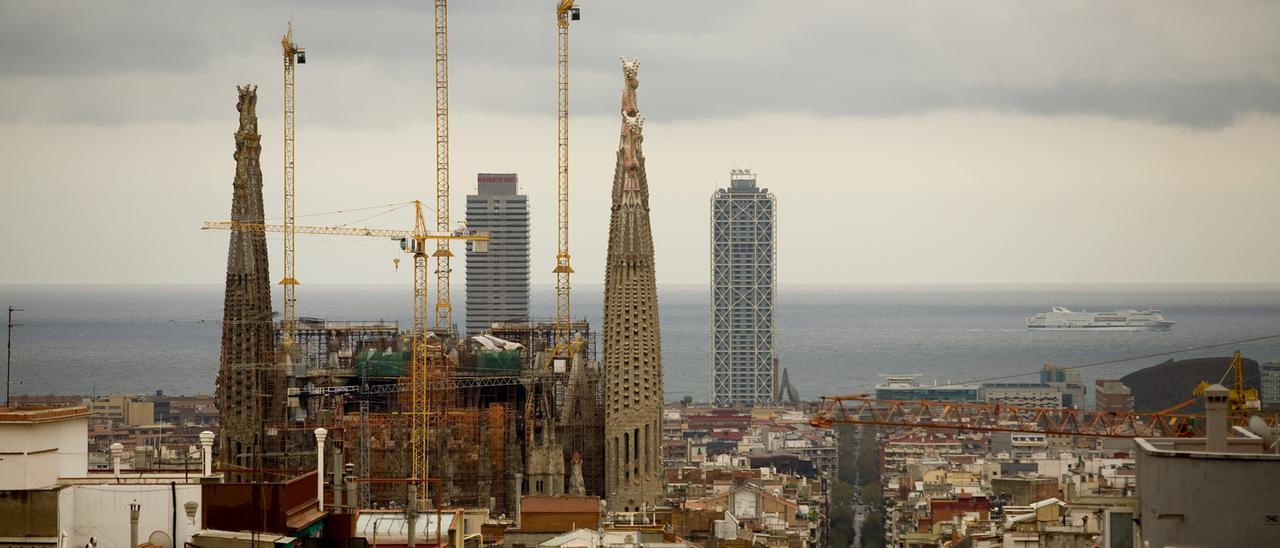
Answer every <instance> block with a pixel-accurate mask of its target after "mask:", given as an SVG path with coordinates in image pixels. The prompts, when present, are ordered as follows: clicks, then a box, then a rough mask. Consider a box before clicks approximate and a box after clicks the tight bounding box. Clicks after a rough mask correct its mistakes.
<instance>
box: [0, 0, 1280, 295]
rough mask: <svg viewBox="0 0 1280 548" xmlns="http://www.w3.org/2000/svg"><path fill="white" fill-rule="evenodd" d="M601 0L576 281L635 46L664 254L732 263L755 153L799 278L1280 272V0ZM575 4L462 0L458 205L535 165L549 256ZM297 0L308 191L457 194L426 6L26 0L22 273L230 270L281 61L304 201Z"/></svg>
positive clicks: (1044, 278) (318, 265)
mask: <svg viewBox="0 0 1280 548" xmlns="http://www.w3.org/2000/svg"><path fill="white" fill-rule="evenodd" d="M581 1H582V4H583V9H582V20H581V21H578V22H575V23H574V25H573V27H572V41H571V51H572V53H571V66H572V84H571V104H572V106H571V112H572V131H571V135H572V136H571V151H572V152H571V158H572V164H571V188H572V197H573V201H572V234H573V240H572V251H573V257H574V267H575V268H576V270H577V272H578V274H577V276H576V278H575V279H576V280H577V281H579V282H580V283H590V284H595V283H599V282H600V281H601V280H602V271H603V266H604V264H603V263H604V251H605V249H604V248H605V244H606V232H607V226H608V208H609V203H608V201H609V197H608V194H609V187H610V184H611V180H612V175H613V162H614V150H615V149H616V147H617V133H618V124H619V120H618V97H619V94H620V90H621V85H622V77H621V70H620V66H619V62H618V57H619V56H620V55H626V56H629V57H638V58H639V59H640V61H641V65H640V88H639V104H640V110H641V112H642V113H643V114H644V115H645V117H646V119H647V122H646V125H645V134H646V139H645V152H646V156H647V169H648V176H649V181H650V187H651V192H652V193H653V199H652V204H653V211H652V215H653V221H654V224H655V240H656V241H655V245H656V248H657V253H658V257H657V266H658V280H659V283H672V282H681V283H706V281H707V277H708V234H709V225H708V221H707V217H708V211H709V202H708V200H709V197H710V195H711V193H712V192H713V190H714V189H715V188H716V187H717V186H724V185H725V184H727V180H728V175H729V170H730V169H732V168H751V169H754V170H755V171H756V172H757V173H758V176H759V180H760V182H761V184H762V185H764V186H767V187H768V188H769V189H770V190H771V191H773V192H774V193H775V194H776V195H777V197H778V203H779V209H780V219H779V226H780V239H781V241H780V244H779V248H780V251H779V254H780V278H781V280H782V281H783V282H784V283H789V282H790V283H799V282H822V283H863V282H868V283H917V282H941V283H952V282H956V283H1010V282H1013V283H1038V282H1047V283H1061V282H1223V281H1254V282H1274V281H1277V279H1278V278H1280V274H1278V273H1280V253H1277V252H1276V249H1277V245H1276V234H1277V228H1276V226H1277V221H1276V213H1275V212H1276V211H1277V205H1280V185H1277V182H1280V33H1277V32H1276V30H1275V29H1276V28H1278V27H1280V3H1274V2H1270V3H1268V2H1215V3H1206V2H1125V3H1121V2H1053V3H1050V2H1045V3H1026V2H1004V3H999V2H981V3H978V2H973V3H969V2H924V3H907V2H868V3H862V2H849V1H827V2H818V1H815V2H778V1H776V0H773V1H744V0H724V1H699V2H689V1H683V2H676V1H655V0H647V1H644V2H617V1H613V2H609V1H604V0H581ZM554 4H555V2H554V1H553V0H538V1H534V0H511V1H456V0H455V2H454V3H453V5H452V6H451V11H450V21H449V24H450V26H449V28H450V35H449V38H450V61H451V65H450V70H451V73H450V81H451V84H452V87H451V109H452V111H451V114H452V117H451V122H452V126H451V127H452V130H453V131H452V149H451V153H452V162H451V170H452V188H453V211H454V218H455V219H460V218H462V212H463V204H464V201H465V198H464V196H465V194H468V193H472V192H474V190H475V175H476V173H477V172H484V171H496V172H517V173H518V174H519V176H520V181H521V186H522V188H523V189H524V191H525V192H527V193H528V194H529V195H530V199H531V203H532V207H533V222H534V227H533V231H534V232H533V240H534V257H533V263H532V264H533V273H534V281H535V283H547V282H551V281H552V275H551V268H552V265H553V263H554V255H555V249H554V247H555V246H554V244H555V242H554V236H555V231H554V220H555V208H554V196H555V187H554V177H555V172H556V167H555V159H556V156H555V125H554V115H555V28H554V15H553V9H554V8H553V6H554ZM290 18H292V20H293V24H294V37H295V41H296V42H297V43H299V44H300V45H302V46H303V47H305V48H306V49H307V52H308V63H307V64H306V65H303V66H300V67H299V69H298V91H297V95H298V108H297V112H298V122H297V126H298V137H297V142H298V149H297V150H298V151H297V162H298V172H297V173H298V175H297V181H298V201H297V204H298V210H299V212H300V213H304V214H305V213H317V212H326V211H333V210H339V209H349V208H362V207H368V206H374V205H378V204H388V203H396V202H403V201H405V200H410V199H413V198H421V199H424V200H428V199H429V198H430V196H432V195H433V191H434V184H435V183H434V173H435V171H434V164H433V159H432V158H433V157H434V153H433V151H434V129H433V115H434V107H433V105H434V97H433V89H434V87H433V84H432V71H433V64H432V59H433V52H432V24H433V23H432V12H431V9H430V3H429V2H387V3H369V2H360V3H352V2H311V3H306V4H303V3H298V4H288V3H278V2H271V3H265V2H243V3H233V2H205V3H194V2H127V3H126V2H71V1H59V2H44V1H31V2H14V1H0V173H2V174H3V175H0V185H3V196H2V198H0V233H3V238H2V239H0V257H3V259H0V264H3V268H0V283H221V282H222V280H223V277H224V268H225V261H226V245H227V244H226V240H227V236H226V234H225V233H209V232H202V231H200V230H199V226H200V223H201V221H203V220H217V219H225V218H227V217H228V215H229V210H230V200H231V181H232V177H233V174H234V162H233V160H232V152H233V149H234V144H233V139H232V134H233V133H234V131H235V129H236V123H237V117H236V113H235V100H236V92H235V85H236V84H244V83H253V84H257V85H259V106H258V114H259V116H260V128H261V130H262V133H263V146H264V152H263V157H262V166H263V170H264V174H265V180H266V184H265V187H264V193H265V196H266V207H267V216H268V217H278V216H279V215H280V211H281V207H282V206H281V196H280V194H281V190H280V189H281V184H280V183H281V166H280V156H281V147H280V133H281V121H280V111H281V109H280V102H281V70H280V51H279V50H280V35H281V34H283V32H284V30H285V27H286V24H287V22H288V21H289V20H290ZM376 212H377V210H369V211H362V212H358V213H354V214H348V215H345V216H343V215H330V216H325V215H318V216H311V217H306V218H305V219H300V220H299V222H300V223H303V222H306V223H315V224H324V223H340V222H351V221H355V220H359V219H361V217H362V216H366V215H367V214H371V213H376ZM404 213H405V212H404V210H401V211H397V212H394V213H391V214H387V215H382V216H379V217H375V218H373V219H369V220H368V221H367V222H366V223H365V224H370V225H377V226H396V227H410V226H411V221H410V220H409V218H408V217H407V216H405V215H404ZM269 246H270V250H271V252H272V253H273V256H272V259H273V261H272V268H273V276H275V277H278V276H279V261H278V259H279V252H280V247H281V246H280V242H279V240H278V239H272V240H271V241H270V242H269ZM399 255H400V253H399V251H398V249H397V248H396V247H395V246H394V245H393V244H391V243H388V242H382V241H378V240H372V241H367V240H353V239H344V238H338V239H333V238H324V237H300V238H299V244H298V271H299V274H300V278H301V279H302V281H303V283H304V284H325V283H403V282H405V281H406V278H405V272H404V270H403V269H402V270H401V271H400V272H398V273H397V272H396V271H395V270H394V269H393V267H392V259H394V258H396V257H398V256H399ZM459 262H461V261H459ZM462 272H463V265H458V267H457V268H456V269H455V273H456V274H458V275H457V276H455V283H456V284H457V285H458V287H461V282H462V277H461V273H462Z"/></svg>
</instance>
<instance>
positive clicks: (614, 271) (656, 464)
mask: <svg viewBox="0 0 1280 548" xmlns="http://www.w3.org/2000/svg"><path fill="white" fill-rule="evenodd" d="M638 68H639V63H638V62H637V61H634V60H632V61H628V60H625V59H624V60H623V62H622V72H623V75H624V76H625V82H626V86H625V87H624V88H623V92H622V136H621V139H620V141H621V142H620V143H619V144H618V154H617V165H616V167H615V168H614V171H613V207H612V211H611V213H610V216H609V251H608V259H607V260H606V262H605V278H604V378H605V387H604V398H605V402H604V404H605V410H604V424H605V426H604V436H605V437H604V443H605V449H604V458H605V468H604V469H605V491H606V493H607V496H608V504H609V506H608V508H609V510H610V511H621V512H625V511H636V510H643V509H645V508H653V507H655V506H657V505H658V504H659V503H660V502H662V500H663V498H664V497H665V495H666V493H665V491H666V489H665V487H664V485H663V470H662V344H661V340H660V338H659V333H658V291H657V281H656V279H655V277H654V264H653V229H652V226H651V225H650V224H649V181H648V179H647V178H646V177H645V171H644V150H643V149H642V148H641V146H640V144H641V142H642V141H643V140H644V136H643V135H642V134H641V129H642V128H643V126H644V118H643V117H641V116H640V113H639V109H638V108H637V107H636V87H637V86H638V85H639V83H638V81H637V79H636V70H637V69H638Z"/></svg>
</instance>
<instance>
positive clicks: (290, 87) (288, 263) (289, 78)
mask: <svg viewBox="0 0 1280 548" xmlns="http://www.w3.org/2000/svg"><path fill="white" fill-rule="evenodd" d="M280 47H281V49H282V50H283V52H284V227H283V228H284V277H283V278H281V279H280V285H282V286H284V317H283V318H282V319H281V322H280V331H281V335H282V336H281V341H282V343H283V346H284V350H285V352H286V354H292V352H293V344H294V341H295V340H297V336H298V313H297V303H298V299H297V295H296V293H295V292H296V291H297V287H298V278H297V276H296V275H295V274H296V271H295V269H294V266H295V263H294V256H293V252H294V240H295V239H294V235H295V233H296V231H295V230H294V214H293V212H294V190H295V187H294V169H293V168H294V164H293V152H294V151H293V144H294V143H293V138H294V125H293V123H294V110H293V109H294V101H293V99H294V72H295V69H296V68H297V65H300V64H306V62H307V52H306V51H305V50H303V49H302V48H300V47H298V44H295V43H294V42H293V22H292V21H290V22H289V30H288V32H286V33H285V34H284V37H283V38H281V39H280Z"/></svg>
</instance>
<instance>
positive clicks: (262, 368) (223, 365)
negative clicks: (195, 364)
mask: <svg viewBox="0 0 1280 548" xmlns="http://www.w3.org/2000/svg"><path fill="white" fill-rule="evenodd" d="M236 90H237V91H238V92H239V99H238V100H237V101H236V110H237V111H238V112H239V113H240V128H239V129H238V130H237V131H236V133H235V142H236V151H235V154H234V158H235V161H236V174H235V179H234V181H233V182H232V188H233V190H232V198H231V220H232V221H233V222H237V223H253V224H262V222H263V214H262V166H261V165H260V164H259V157H260V156H261V155H262V135H260V134H259V133H258V114H257V110H256V107H257V103H258V92H257V87H256V86H244V87H239V86H237V87H236ZM271 316H272V315H271V280H270V279H269V278H268V272H267V239H266V236H265V234H264V233H263V232H262V231H260V230H258V231H250V230H242V229H239V228H235V227H234V226H233V227H232V229H231V240H230V245H228V247H227V285H226V293H225V296H224V301H223V306H222V358H221V360H219V367H218V388H217V396H216V402H217V405H218V415H219V420H220V422H221V424H222V430H221V432H222V443H221V451H220V456H221V461H222V462H224V463H227V464H238V465H241V466H261V465H262V462H261V460H260V459H261V457H260V455H262V454H263V453H264V452H270V451H272V450H273V445H274V444H269V443H267V441H266V440H264V439H262V438H261V437H260V434H261V433H263V432H264V430H265V429H264V428H263V425H264V424H280V423H282V422H283V420H284V403H283V400H282V399H281V398H280V393H281V392H282V391H283V390H284V379H283V372H280V371H277V370H276V368H274V367H270V365H271V364H272V363H274V361H275V360H274V358H275V337H274V333H273V330H272V317H271ZM277 377H279V378H277ZM277 415H278V416H277Z"/></svg>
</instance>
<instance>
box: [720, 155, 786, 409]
mask: <svg viewBox="0 0 1280 548" xmlns="http://www.w3.org/2000/svg"><path fill="white" fill-rule="evenodd" d="M777 239H778V225H777V199H776V198H775V197H774V195H773V194H772V193H770V192H769V190H768V189H764V188H760V187H758V186H757V185H756V176H755V174H754V173H752V172H751V171H749V170H738V169H735V170H733V171H732V172H731V174H730V176H729V188H721V189H718V190H716V191H715V193H714V194H712V196H711V371H710V373H711V403H712V404H713V405H716V406H732V405H755V404H764V403H769V402H772V401H773V400H774V397H775V395H776V392H777V352H776V350H775V340H774V339H775V322H774V319H775V314H774V311H775V306H776V300H777V285H778V283H777V282H778V271H777V262H778V250H777Z"/></svg>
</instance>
